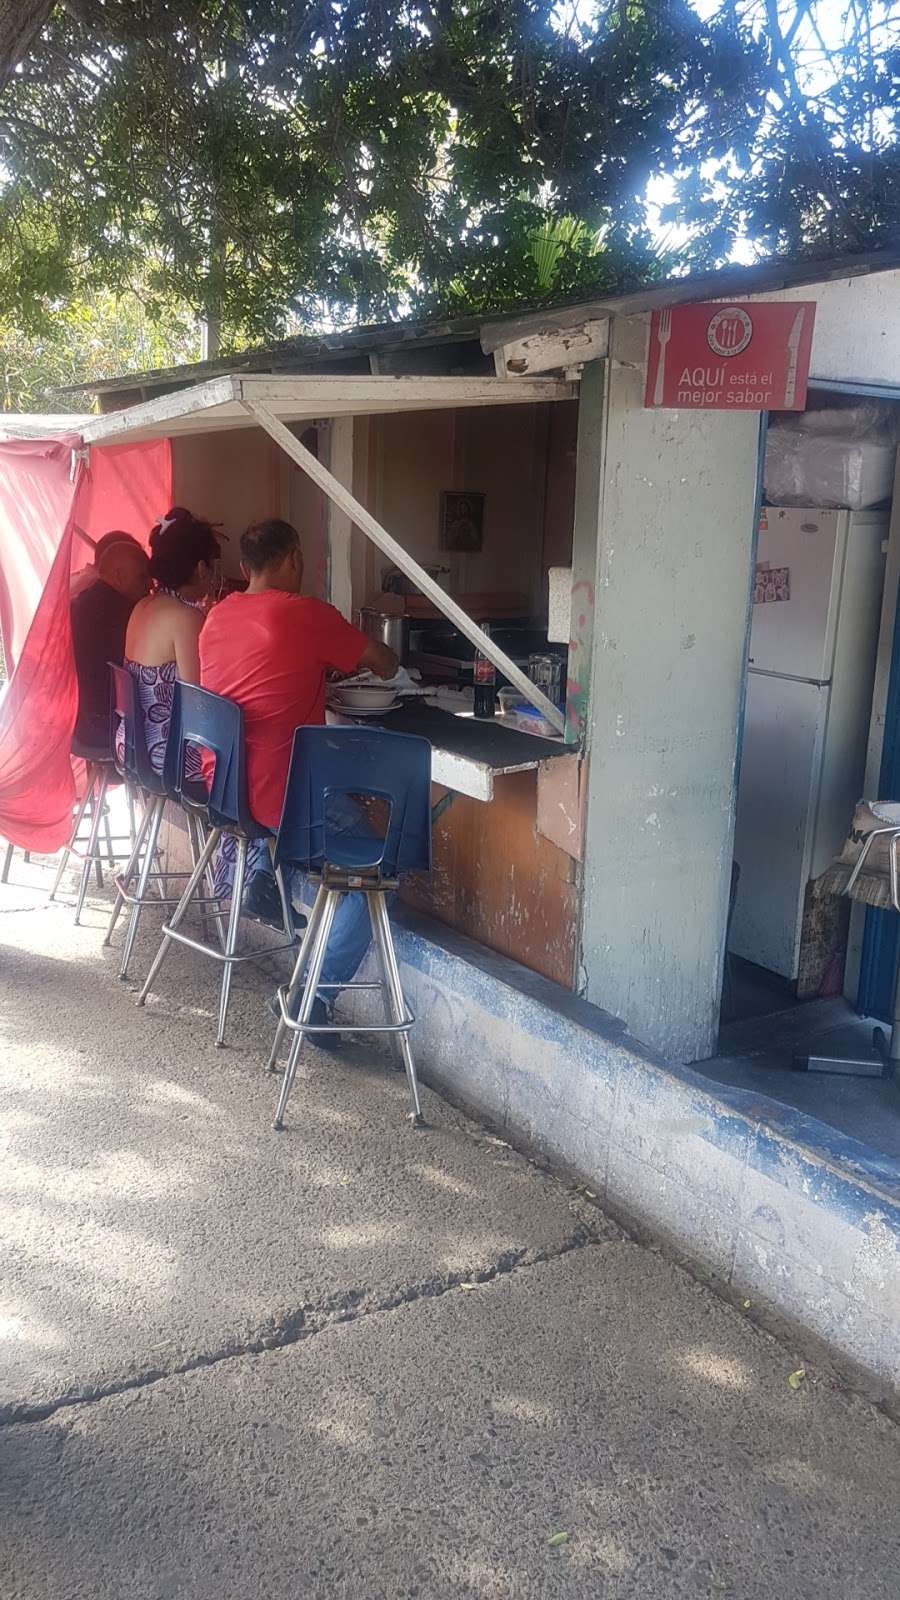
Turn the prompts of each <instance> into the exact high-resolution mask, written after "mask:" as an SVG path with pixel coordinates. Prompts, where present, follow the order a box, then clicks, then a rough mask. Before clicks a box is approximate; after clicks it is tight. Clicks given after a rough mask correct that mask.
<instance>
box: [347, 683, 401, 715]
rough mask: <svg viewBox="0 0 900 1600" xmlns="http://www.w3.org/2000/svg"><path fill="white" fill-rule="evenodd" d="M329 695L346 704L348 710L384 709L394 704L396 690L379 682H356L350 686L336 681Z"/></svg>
mask: <svg viewBox="0 0 900 1600" xmlns="http://www.w3.org/2000/svg"><path fill="white" fill-rule="evenodd" d="M331 697H332V699H333V700H335V701H337V703H338V704H339V705H342V706H346V708H347V710H348V711H384V710H386V709H387V707H388V706H392V705H393V704H394V701H395V700H396V698H397V691H396V689H389V688H387V687H383V686H382V685H381V684H380V683H357V684H354V685H353V686H352V687H350V686H348V685H344V684H340V683H338V684H335V686H334V688H333V689H332V691H331Z"/></svg>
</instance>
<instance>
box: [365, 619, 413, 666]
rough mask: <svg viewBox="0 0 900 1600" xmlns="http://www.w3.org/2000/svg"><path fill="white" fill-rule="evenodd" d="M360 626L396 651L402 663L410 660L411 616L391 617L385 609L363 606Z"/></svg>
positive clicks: (366, 632)
mask: <svg viewBox="0 0 900 1600" xmlns="http://www.w3.org/2000/svg"><path fill="white" fill-rule="evenodd" d="M359 626H360V628H361V629H362V631H363V633H365V634H367V635H368V637H369V638H370V639H378V640H380V642H381V643H382V644H386V645H387V646H388V648H389V649H390V650H393V651H394V654H395V655H396V656H397V658H398V660H399V662H400V665H401V666H402V667H405V666H406V663H407V661H408V660H409V617H389V616H386V615H385V613H384V612H383V611H375V610H373V608H372V607H371V606H363V608H362V610H361V611H360V613H359Z"/></svg>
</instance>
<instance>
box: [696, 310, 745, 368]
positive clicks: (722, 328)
mask: <svg viewBox="0 0 900 1600" xmlns="http://www.w3.org/2000/svg"><path fill="white" fill-rule="evenodd" d="M752 338H753V323H752V322H751V321H750V318H749V316H748V315H747V313H746V311H745V310H744V309H743V307H742V306H723V307H722V309H721V311H717V312H716V314H715V316H714V317H713V318H712V319H711V320H710V324H709V327H708V328H707V330H706V342H707V344H708V345H709V348H710V350H712V351H713V353H714V354H715V355H717V356H739V355H741V353H742V352H743V351H744V350H746V348H747V346H748V344H749V343H750V340H751V339H752Z"/></svg>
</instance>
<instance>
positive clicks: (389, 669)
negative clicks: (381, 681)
mask: <svg viewBox="0 0 900 1600" xmlns="http://www.w3.org/2000/svg"><path fill="white" fill-rule="evenodd" d="M399 665H400V660H399V657H398V656H397V655H396V654H395V653H394V651H393V650H392V649H391V648H390V646H389V645H386V644H382V643H381V641H380V639H370V640H369V642H368V644H367V645H366V648H365V650H364V651H363V653H362V655H361V656H360V658H359V667H358V670H359V671H361V672H374V674H375V676H376V678H392V677H393V676H394V673H395V672H396V671H397V668H398V667H399Z"/></svg>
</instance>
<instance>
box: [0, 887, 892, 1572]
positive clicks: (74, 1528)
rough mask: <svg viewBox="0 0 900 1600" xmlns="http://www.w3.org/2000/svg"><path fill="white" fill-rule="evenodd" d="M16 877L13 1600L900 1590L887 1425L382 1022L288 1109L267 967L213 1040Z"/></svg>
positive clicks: (8, 1022)
mask: <svg viewBox="0 0 900 1600" xmlns="http://www.w3.org/2000/svg"><path fill="white" fill-rule="evenodd" d="M13 877H14V879H15V880H16V881H15V882H14V883H13V884H12V885H11V886H10V887H9V888H7V889H5V890H3V889H0V1045H2V1060H0V1140H2V1145H3V1150H2V1157H0V1250H2V1256H3V1266H2V1287H0V1352H2V1353H0V1597H2V1600H72V1597H74V1596H78V1597H79V1600H113V1597H115V1600H118V1597H120V1596H121V1597H123V1600H124V1597H126V1596H127V1597H128V1600H163V1597H166V1600H168V1597H172V1600H175V1597H177V1600H207V1597H209V1600H213V1597H215V1600H231V1597H235V1600H268V1597H269V1596H271V1597H273V1600H274V1597H276V1596H277V1597H279V1600H281V1597H283V1596H287V1595H290V1596H315V1597H317V1600H318V1597H321V1600H332V1597H334V1600H337V1597H341V1600H343V1597H347V1600H350V1597H353V1600H377V1597H382V1596H384V1597H385V1600H407V1597H409V1600H412V1597H414V1596H416V1597H419V1600H443V1597H445V1596H447V1597H450V1596H465V1597H472V1600H518V1597H523V1600H525V1597H527V1600H531V1597H534V1600H544V1597H548V1600H552V1597H555V1596H565V1597H570V1596H571V1597H573V1600H581V1597H584V1600H605V1597H610V1600H670V1597H672V1600H674V1597H676V1596H677V1597H682V1596H683V1597H691V1600H693V1597H700V1596H704V1597H705V1596H708V1597H710V1600H724V1597H728V1596H732V1597H735V1600H757V1597H758V1600H793V1597H804V1600H806V1597H809V1600H813V1597H815V1600H882V1597H883V1600H897V1596H898V1593H900V1590H898V1577H897V1573H898V1571H900V1518H898V1514H897V1508H898V1505H900V1433H898V1429H897V1428H896V1426H895V1425H894V1424H893V1423H892V1422H891V1421H889V1420H888V1419H887V1418H886V1417H884V1416H882V1415H880V1414H878V1413H877V1412H875V1411H873V1410H872V1409H871V1408H870V1407H869V1406H868V1405H867V1403H866V1402H864V1401H863V1400H861V1399H858V1398H855V1397H854V1396H852V1395H849V1394H847V1393H845V1392H844V1391H843V1390H842V1389H841V1388H840V1387H839V1386H838V1384H837V1383H836V1382H835V1380H834V1379H833V1378H832V1377H831V1375H830V1374H828V1373H827V1372H826V1371H825V1370H824V1369H823V1370H822V1371H817V1370H816V1369H815V1368H814V1367H811V1366H809V1365H808V1364H806V1363H803V1362H801V1360H800V1358H799V1357H798V1355H797V1354H796V1352H795V1351H793V1350H791V1349H790V1348H789V1347H786V1346H783V1345H781V1344H779V1343H778V1342H776V1341H775V1340H774V1339H772V1338H771V1337H770V1336H769V1335H768V1334H766V1333H764V1332H762V1331H760V1330H759V1329H758V1328H757V1327H756V1326H755V1325H754V1324H753V1322H752V1320H751V1317H752V1308H748V1310H747V1312H746V1313H742V1311H741V1310H740V1309H739V1308H738V1309H735V1308H733V1307H731V1306H728V1305H726V1304H724V1303H723V1302H721V1301H720V1300H718V1299H717V1298H716V1297H715V1296H714V1295H713V1294H712V1293H711V1292H710V1291H709V1290H708V1289H707V1288H706V1287H705V1286H704V1285H703V1284H701V1283H698V1282H696V1281H694V1280H693V1279H692V1278H691V1277H690V1276H689V1275H688V1274H687V1273H686V1272H685V1271H683V1270H682V1269H681V1268H680V1267H678V1266H676V1265H673V1264H672V1263H670V1262H668V1261H667V1260H665V1259H664V1258H663V1256H661V1255H660V1254H659V1253H657V1252H655V1251H654V1250H652V1249H648V1248H645V1247H643V1246H640V1245H638V1244H635V1243H633V1242H632V1241H631V1240H629V1239H628V1238H627V1237H626V1236H625V1235H624V1234H623V1233H622V1232H621V1230H620V1229H619V1228H618V1227H617V1226H616V1225H615V1224H614V1223H612V1222H611V1221H609V1220H608V1219H607V1218H605V1217H604V1215H603V1214H602V1212H600V1211H599V1210H598V1209H597V1207H596V1206H595V1205H594V1204H593V1203H592V1202H591V1201H590V1199H588V1198H587V1197H585V1196H584V1195H583V1194H581V1193H580V1192H578V1191H576V1190H574V1189H573V1188H572V1187H571V1186H570V1185H567V1184H566V1183H564V1182H563V1181H562V1180H560V1179H557V1178H555V1177H554V1176H552V1175H550V1174H547V1173H544V1172H541V1171H538V1170H537V1169H536V1168H535V1167H533V1166H531V1165H529V1164H528V1163H527V1162H526V1161H525V1160H523V1159H522V1158H521V1157H520V1156H518V1155H517V1154H516V1153H515V1152H513V1151H512V1150H510V1149H509V1148H507V1147H506V1146H504V1145H502V1144H500V1143H498V1142H497V1141H496V1140H493V1139H491V1138H490V1136H489V1135H488V1134H487V1133H486V1132H485V1131H484V1130H482V1129H480V1128H479V1127H478V1126H477V1125H475V1124H473V1123H470V1122H468V1121H467V1120H466V1119H465V1118H463V1117H462V1116H460V1115H459V1114H458V1113H457V1112H455V1111H453V1110H452V1109H451V1108H449V1107H448V1106H446V1105H445V1104H443V1103H442V1102H441V1101H440V1100H439V1099H438V1098H437V1097H435V1096H433V1095H430V1094H426V1097H425V1098H426V1115H427V1118H428V1123H429V1126H428V1127H427V1128H426V1129H424V1130H422V1131H421V1132H414V1131H413V1130H411V1129H410V1128H409V1127H408V1125H407V1124H406V1122H405V1115H404V1114H405V1111H406V1092H405V1085H404V1082H403V1079H402V1077H400V1076H399V1075H397V1074H394V1073H392V1072H391V1071H390V1070H388V1068H387V1067H386V1066H385V1065H384V1063H383V1062H381V1061H379V1060H378V1059H376V1058H374V1057H373V1056H371V1055H370V1054H369V1053H368V1052H367V1050H366V1049H365V1048H364V1047H361V1048H357V1049H355V1050H354V1051H352V1052H351V1053H350V1054H349V1055H348V1056H347V1059H346V1060H342V1061H336V1060H334V1059H332V1058H330V1057H325V1056H323V1055H319V1054H317V1053H315V1052H311V1053H310V1055H309V1059H308V1062H307V1064H306V1065H305V1066H304V1068H303V1069H302V1074H301V1076H299V1077H298V1083H297V1087H296V1089H295V1093H294V1098H293V1100H292V1103H291V1108H290V1111H289V1126H288V1129H287V1130H286V1132H285V1133H284V1134H283V1135H280V1136H279V1135H276V1134H274V1133H273V1132H272V1130H271V1115H272V1111H273V1107H274V1099H275V1094H276V1089H277V1083H276V1080H274V1079H273V1078H271V1077H268V1076H267V1075H266V1074H265V1073H264V1071H263V1063H264V1060H265V1056H266V1054H267V1046H268V1041H269V1037H270V1032H271V1024H270V1020H269V1018H268V1014H267V1012H266V1010H265V997H266V994H267V993H268V992H269V989H270V987H271V984H270V982H269V981H268V980H266V979H265V978H264V977H263V976H262V975H261V974H260V973H259V972H257V971H256V970H255V969H251V970H250V971H248V972H246V973H244V974H242V975H241V977H240V978H239V980H238V983H237V986H236V993H235V1003H234V1011H233V1024H232V1029H231V1037H232V1040H233V1043H232V1045H231V1046H230V1048H228V1049H227V1050H225V1051H217V1050H216V1049H215V1048H214V1045H213V1034H214V1027H213V1024H212V1002H213V998H214V993H213V991H214V983H215V978H214V976H213V975H212V974H211V972H210V971H209V970H208V969H207V968H206V967H205V966H204V965H203V964H202V963H201V962H199V961H198V960H197V959H195V958H194V957H193V956H192V955H190V954H189V953H179V956H178V957H177V958H173V961H172V964H171V968H170V969H166V970H165V972H164V975H163V978H162V979H161V982H160V991H159V997H158V999H156V1000H155V1001H154V1002H153V1003H152V1005H151V1006H150V1007H149V1008H148V1009H147V1011H146V1012H141V1011H139V1010H137V1009H136V1007H135V1005H134V992H133V990H129V989H128V988H125V987H123V986H122V985H120V984H119V983H118V982H117V980H116V977H115V957H114V955H112V954H110V953H109V952H103V951H102V949H101V945H100V938H101V933H100V930H101V928H102V924H103V920H104V911H105V903H104V902H103V901H102V900H100V899H99V898H97V899H95V901H94V906H93V909H92V911H91V913H90V914H89V916H88V919H87V922H88V925H87V926H86V927H85V928H83V929H81V930H78V929H75V928H73V926H72V923H71V913H70V912H69V911H67V910H65V909H64V908H61V909H56V910H54V909H47V908H46V907H45V906H44V904H43V897H42V893H41V890H40V886H41V885H42V883H43V882H45V877H42V874H41V869H40V868H36V869H34V870H33V871H31V872H29V870H28V869H26V868H25V867H24V866H23V865H22V863H21V858H19V857H17V858H16V866H15V868H14V872H13ZM157 921H158V913H157ZM154 944H155V940H154V938H153V932H152V927H150V928H148V932H147V935H146V937H144V938H142V940H141V942H140V944H139V946H138V953H137V958H136V965H135V971H136V973H140V972H141V971H143V970H146V964H147V963H148V961H149V957H150V954H151V952H152V949H153V947H154ZM801 1367H802V1368H803V1372H804V1375H803V1376H802V1377H798V1376H796V1374H797V1372H798V1369H800V1368H801Z"/></svg>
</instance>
